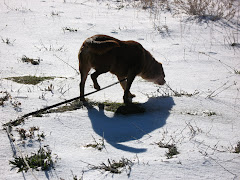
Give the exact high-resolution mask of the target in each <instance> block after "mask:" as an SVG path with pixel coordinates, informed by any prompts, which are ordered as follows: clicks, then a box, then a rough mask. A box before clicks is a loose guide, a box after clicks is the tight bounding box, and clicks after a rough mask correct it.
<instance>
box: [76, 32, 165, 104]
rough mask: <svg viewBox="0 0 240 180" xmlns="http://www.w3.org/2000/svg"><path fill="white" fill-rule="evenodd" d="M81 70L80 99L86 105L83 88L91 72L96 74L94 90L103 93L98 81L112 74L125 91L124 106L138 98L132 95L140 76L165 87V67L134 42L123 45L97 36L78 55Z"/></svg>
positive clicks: (87, 40) (87, 41)
mask: <svg viewBox="0 0 240 180" xmlns="http://www.w3.org/2000/svg"><path fill="white" fill-rule="evenodd" d="M78 59H79V70H80V73H81V82H80V96H81V100H82V101H84V100H85V99H84V87H85V81H86V79H87V76H88V72H89V71H90V69H91V68H94V69H95V70H96V71H95V72H94V73H93V74H92V75H91V78H92V81H93V84H94V88H95V89H97V90H100V86H99V84H98V82H97V77H98V76H99V75H100V74H103V73H106V72H109V71H110V72H111V73H113V74H115V75H116V76H117V77H118V80H119V81H120V80H122V79H124V78H127V80H125V81H122V82H121V86H122V88H123V89H124V96H123V100H124V103H125V104H126V103H129V98H132V97H134V96H135V95H133V94H131V93H130V87H131V84H132V82H133V80H134V78H135V77H136V76H137V75H139V76H141V77H142V78H143V79H146V80H149V81H152V82H154V83H156V84H159V85H163V84H164V83H165V80H164V77H165V74H164V71H163V67H162V64H161V63H159V62H157V61H156V60H155V59H154V58H153V57H152V55H151V54H150V53H149V52H148V51H147V50H145V49H144V48H143V47H142V45H141V44H139V43H138V42H135V41H121V40H118V39H115V38H113V37H110V36H106V35H95V36H92V37H90V38H88V39H86V40H85V41H84V42H83V44H82V47H81V48H80V51H79V53H78Z"/></svg>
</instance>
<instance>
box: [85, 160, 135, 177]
mask: <svg viewBox="0 0 240 180" xmlns="http://www.w3.org/2000/svg"><path fill="white" fill-rule="evenodd" d="M88 165H89V166H90V169H92V170H97V169H98V170H104V171H108V172H110V173H113V174H120V173H122V172H123V170H126V172H127V175H128V176H130V173H131V167H132V166H133V162H132V161H130V160H129V159H127V158H122V159H120V160H119V161H115V160H110V159H108V162H107V163H102V164H100V165H99V166H95V165H91V164H88Z"/></svg>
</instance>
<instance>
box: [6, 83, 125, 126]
mask: <svg viewBox="0 0 240 180" xmlns="http://www.w3.org/2000/svg"><path fill="white" fill-rule="evenodd" d="M125 80H127V78H125V79H122V80H120V81H117V82H115V83H113V84H110V85H108V86H105V87H103V88H101V89H100V90H95V91H92V92H90V93H87V94H84V95H83V96H78V97H75V98H72V99H69V100H66V101H63V102H60V103H57V104H53V105H51V106H47V107H45V108H42V109H39V110H37V111H33V112H30V113H27V114H25V115H23V116H22V117H20V118H18V119H17V120H15V121H11V122H9V123H7V124H6V125H14V124H16V123H17V122H19V120H20V121H21V120H23V119H24V118H26V117H29V116H32V115H34V114H39V113H42V112H44V111H46V110H49V109H52V108H54V107H57V106H60V105H62V104H66V103H69V102H72V101H74V100H77V99H80V98H82V97H86V96H89V95H91V94H94V93H96V92H98V91H101V90H104V89H107V88H109V87H111V86H114V85H116V84H118V83H121V82H123V81H125Z"/></svg>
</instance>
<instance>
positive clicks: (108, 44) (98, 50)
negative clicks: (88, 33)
mask: <svg viewBox="0 0 240 180" xmlns="http://www.w3.org/2000/svg"><path fill="white" fill-rule="evenodd" d="M84 45H85V46H87V47H88V48H90V51H91V52H93V53H95V54H98V55H102V54H105V53H107V52H108V51H110V50H112V49H113V48H116V47H120V45H119V43H118V42H117V41H115V40H100V41H99V40H96V39H94V38H92V37H91V38H88V39H87V40H86V41H85V42H84Z"/></svg>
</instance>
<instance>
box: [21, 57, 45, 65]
mask: <svg viewBox="0 0 240 180" xmlns="http://www.w3.org/2000/svg"><path fill="white" fill-rule="evenodd" d="M21 60H22V62H24V63H31V64H32V65H39V63H40V60H41V59H40V58H37V59H34V58H29V57H27V56H25V55H23V56H22V58H21Z"/></svg>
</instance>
